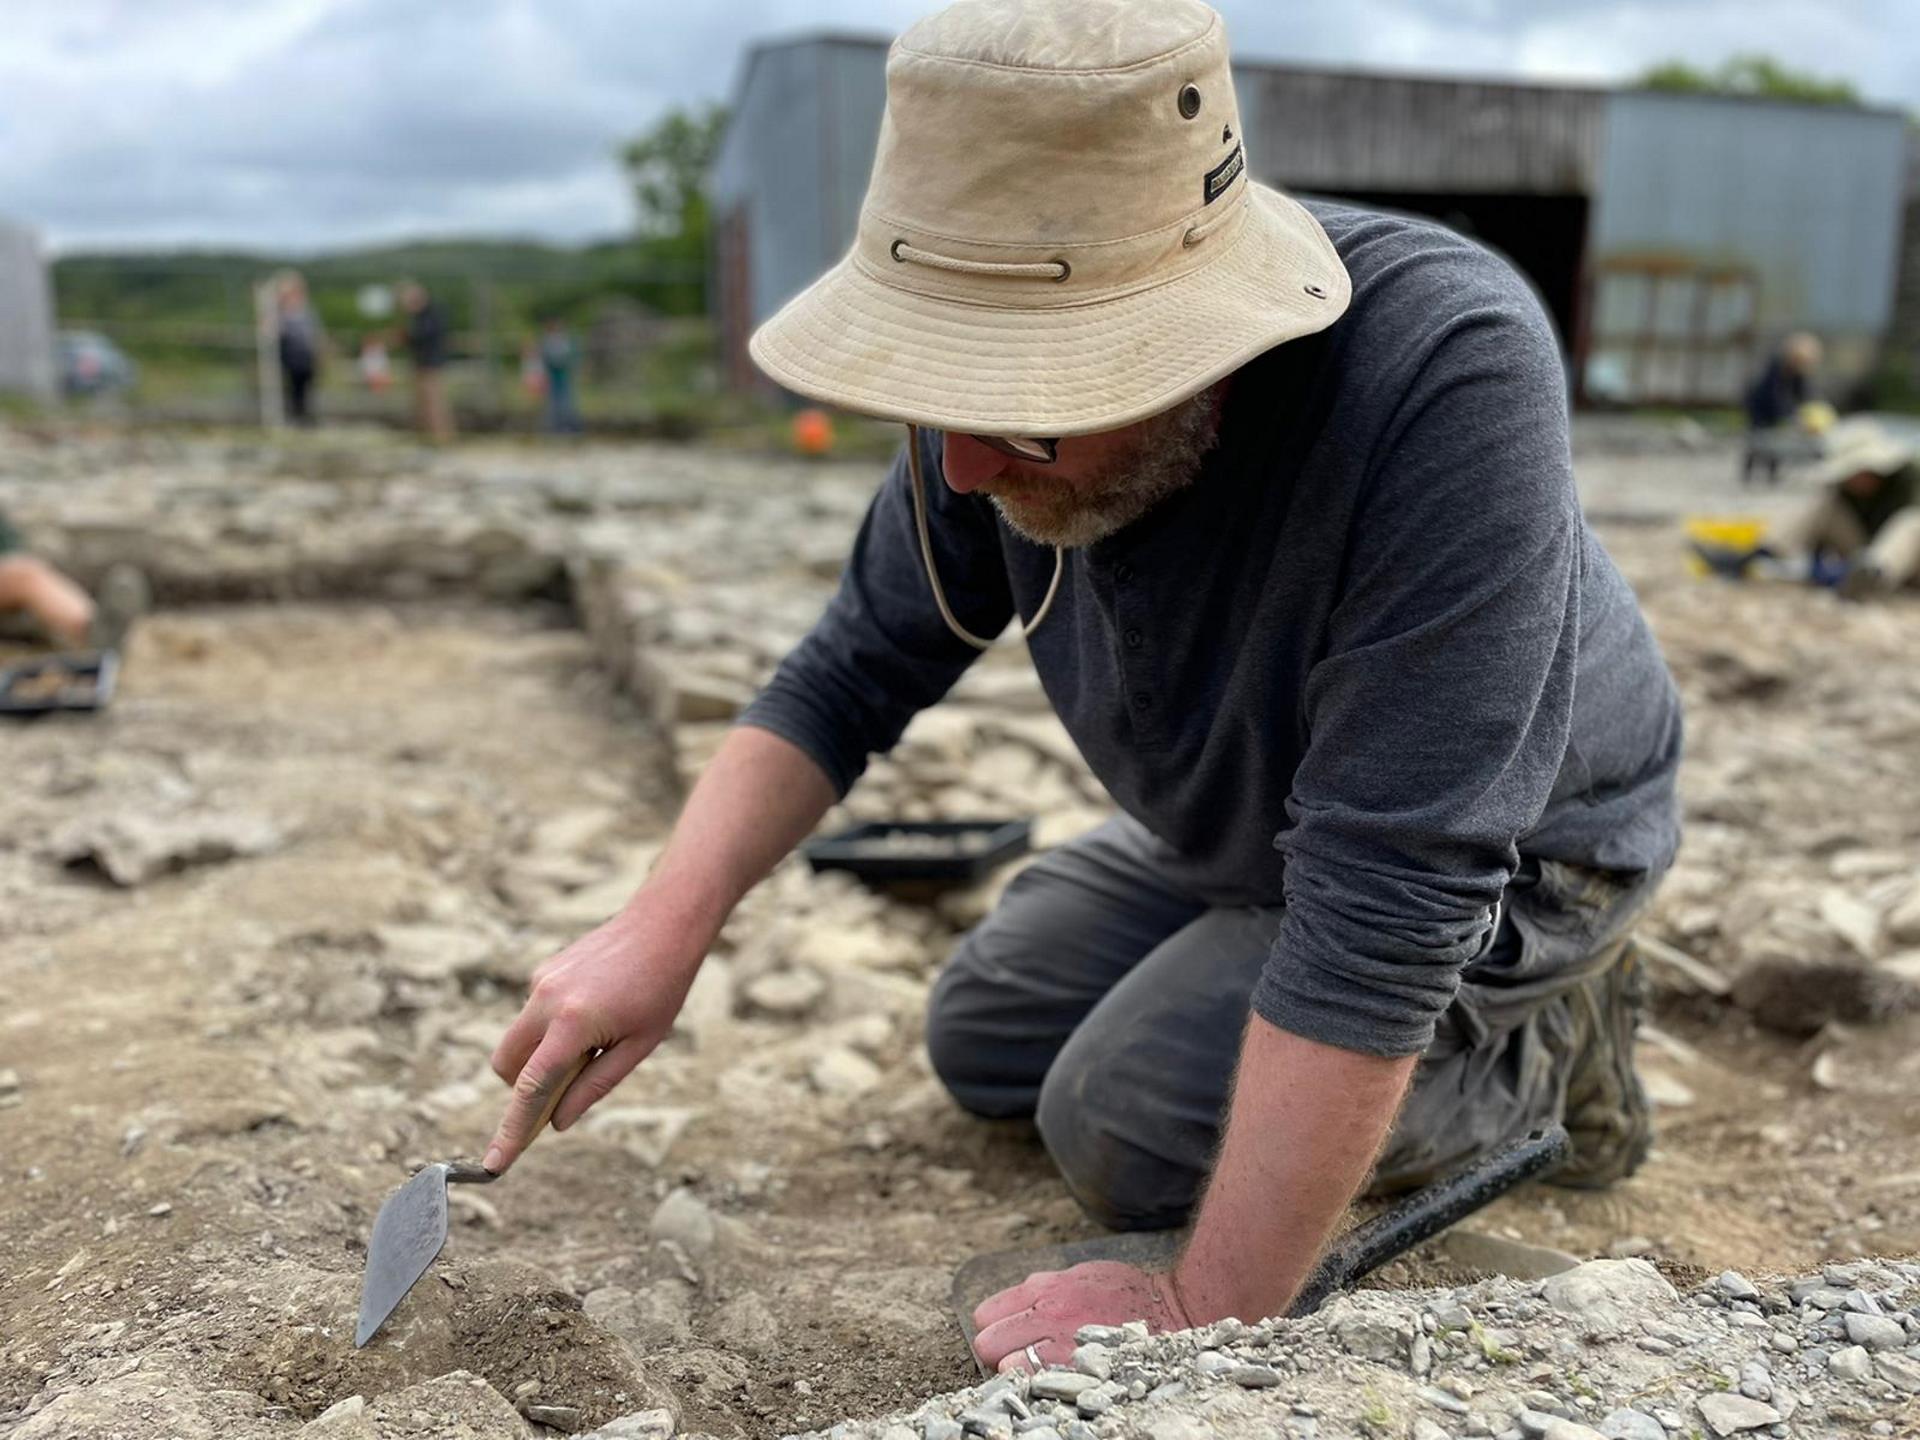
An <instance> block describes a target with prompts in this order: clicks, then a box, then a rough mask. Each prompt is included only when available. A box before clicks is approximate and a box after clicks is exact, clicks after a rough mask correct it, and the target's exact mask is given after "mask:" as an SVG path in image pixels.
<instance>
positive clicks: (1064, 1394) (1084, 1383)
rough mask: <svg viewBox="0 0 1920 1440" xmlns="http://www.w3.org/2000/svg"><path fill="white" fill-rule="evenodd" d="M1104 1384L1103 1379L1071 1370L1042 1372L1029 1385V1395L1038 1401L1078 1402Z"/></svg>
mask: <svg viewBox="0 0 1920 1440" xmlns="http://www.w3.org/2000/svg"><path fill="white" fill-rule="evenodd" d="M1101 1383H1102V1377H1100V1376H1097V1375H1087V1374H1081V1373H1077V1372H1075V1371H1071V1370H1042V1371H1041V1372H1040V1373H1039V1374H1038V1375H1036V1376H1034V1377H1033V1379H1032V1381H1031V1382H1029V1384H1028V1385H1027V1393H1028V1394H1029V1395H1031V1396H1033V1397H1034V1398H1035V1399H1037V1400H1068V1401H1071V1400H1078V1399H1079V1398H1080V1397H1081V1396H1082V1395H1084V1394H1085V1393H1086V1392H1087V1391H1089V1390H1091V1389H1093V1388H1094V1387H1095V1386H1097V1385H1099V1384H1101Z"/></svg>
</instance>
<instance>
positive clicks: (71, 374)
mask: <svg viewBox="0 0 1920 1440" xmlns="http://www.w3.org/2000/svg"><path fill="white" fill-rule="evenodd" d="M56 344H57V346H58V349H59V358H60V390H61V393H63V394H66V395H106V394H111V393H114V392H117V391H124V390H131V389H132V388H133V386H134V384H135V382H137V381H138V380H139V378H140V367H139V366H138V365H136V364H134V363H133V361H131V360H129V359H128V358H127V354H126V352H125V351H124V350H122V349H121V348H120V347H119V346H118V345H116V344H114V343H113V342H112V341H111V340H109V339H107V337H106V336H104V335H101V334H98V333H96V332H94V331H92V330H62V331H61V332H60V335H59V339H58V341H57V342H56Z"/></svg>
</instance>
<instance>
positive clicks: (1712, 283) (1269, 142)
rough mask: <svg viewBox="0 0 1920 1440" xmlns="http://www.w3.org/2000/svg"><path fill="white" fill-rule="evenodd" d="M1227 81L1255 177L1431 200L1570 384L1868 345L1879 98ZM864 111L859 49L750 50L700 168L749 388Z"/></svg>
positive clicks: (1851, 357)
mask: <svg viewBox="0 0 1920 1440" xmlns="http://www.w3.org/2000/svg"><path fill="white" fill-rule="evenodd" d="M1234 82H1235V88H1236V89H1237V90H1238V92H1239V99H1240V111H1241V121H1242V130H1243V132H1244V134H1245V136H1246V153H1247V162H1248V167H1249V169H1250V170H1251V171H1252V172H1253V174H1254V175H1255V177H1256V178H1258V179H1260V180H1263V181H1266V182H1267V183H1269V184H1273V185H1278V186H1280V187H1281V188H1283V189H1286V190H1289V191H1291V192H1293V193H1295V194H1312V195H1322V196H1328V197H1334V198H1340V199H1346V200H1352V201H1354V202H1356V203H1359V204H1364V205H1369V206H1375V207H1379V208H1388V209H1397V210H1403V211H1410V212H1414V213H1417V214H1422V215H1430V216H1434V217H1436V218H1438V219H1440V220H1443V221H1444V222H1446V223H1447V224H1449V225H1452V226H1453V227H1455V228H1456V229H1459V230H1461V231H1463V232H1465V233H1467V234H1470V235H1472V236H1474V237H1475V238H1477V239H1479V240H1481V241H1483V242H1484V243H1486V244H1488V245H1491V246H1493V247H1494V248H1496V249H1498V250H1500V251H1501V252H1503V253H1504V254H1506V255H1507V256H1508V257H1509V258H1510V259H1512V260H1513V262H1514V263H1515V264H1516V265H1518V266H1519V267H1520V268H1521V269H1522V270H1523V271H1525V272H1526V274H1527V275H1528V276H1529V277H1531V279H1532V280H1533V282H1534V284H1535V285H1536V286H1537V287H1538V289H1539V291H1540V294H1541V297H1542V299H1543V300H1544V302H1545V303H1546V306H1547V308H1548V310H1549V311H1550V312H1551V313H1552V315H1553V317H1554V320H1555V322H1556V324H1557V325H1558V326H1559V328H1560V332H1561V336H1562V340H1563V344H1564V347H1565V349H1566V352H1567V355H1568V360H1569V369H1570V372H1571V374H1572V376H1573V378H1574V383H1575V386H1576V389H1577V393H1578V394H1579V396H1580V397H1581V398H1582V399H1585V400H1590V401H1602V402H1632V403H1656V402H1671V403H1691V404H1699V403H1727V402H1730V401H1732V400H1734V399H1736V398H1737V397H1738V395H1739V392H1740V387H1741V384H1742V382H1743V380H1744V378H1745V377H1746V375H1747V374H1748V373H1749V372H1750V371H1751V370H1752V369H1753V368H1754V366H1755V365H1756V364H1757V363H1758V361H1759V359H1760V357H1761V356H1762V355H1763V354H1764V353H1765V351H1766V350H1767V348H1768V347H1769V346H1771V345H1772V344H1773V343H1775V342H1776V341H1777V340H1778V339H1779V338H1780V337H1781V336H1782V335H1784V334H1785V333H1786V332H1788V331H1790V330H1794V329H1809V330H1812V331H1814V332H1815V333H1817V334H1819V335H1820V336H1821V337H1822V338H1823V339H1824V340H1825V341H1826V342H1827V347H1828V361H1827V365H1826V371H1827V380H1828V382H1829V385H1830V386H1831V387H1836V388H1844V387H1845V386H1846V385H1847V384H1849V383H1850V382H1852V381H1854V380H1857V379H1860V378H1862V377H1864V376H1865V375H1866V374H1867V373H1868V371H1869V370H1870V369H1871V368H1872V366H1873V364H1874V363H1875V360H1876V358H1877V355H1878V351H1879V347H1880V346H1881V344H1882V343H1883V342H1884V341H1885V340H1886V338H1887V335H1888V332H1889V328H1890V326H1891V324H1892V321H1893V314H1894V298H1895V294H1896V289H1897V284H1898V281H1899V271H1900V267H1901V253H1902V247H1901V237H1902V223H1903V215H1904V207H1905V204H1906V192H1907V187H1908V182H1907V168H1908V164H1907V143H1908V142H1907V138H1906V120H1905V117H1904V116H1903V115H1901V114H1900V113H1899V112H1897V111H1893V110H1876V109H1866V108H1855V107H1834V106H1818V105H1801V104H1792V103H1783V102H1777V101H1759V100H1746V99H1734V98H1728V97H1723V96H1710V95H1674V94H1666V93H1660V92H1651V91H1613V90H1606V89H1601V88H1597V87H1573V86H1544V85H1527V84H1514V83H1508V82H1504V81H1491V80H1465V79H1452V78H1436V77H1424V76H1411V75H1395V74H1382V73H1372V72H1362V71H1343V70H1327V69H1309V68H1302V67H1297V66H1289V65H1269V64H1260V63H1255V62H1242V63H1240V64H1239V65H1236V66H1235V69H1234ZM885 102H886V43H885V42H884V41H882V40H878V39H873V38H870V37H865V36H848V35H816V36H809V37H806V38H803V39H795V40H789V41H780V42H774V43H769V44H764V45H760V46H756V47H754V48H753V49H752V50H751V51H750V52H749V53H748V56H747V59H746V63H745V65H744V66H743V68H742V71H741V74H740V77H739V80H738V83H737V84H736V86H735V92H734V96H733V111H732V116H733V118H732V120H731V122H730V124H729V126H728V129H727V134H726V136H725V138H724V140H723V142H722V145H721V149H720V154H719V156H718V158H717V159H716V161H715V164H714V169H713V173H712V176H711V181H712V190H713V196H714V202H715V203H714V208H715V214H716V217H717V221H718V224H717V238H716V244H715V255H714V264H715V267H716V271H717V275H716V281H717V284H716V293H717V294H718V297H719V310H720V317H721V324H722V331H723V335H724V337H725V348H726V355H727V361H728V373H729V375H730V376H731V377H732V379H733V380H734V382H735V383H736V384H740V385H743V386H744V385H751V384H755V383H758V382H757V380H756V377H755V373H754V371H753V367H752V365H751V362H750V361H749V360H748V359H747V356H746V337H747V336H748V334H750V333H751V331H752V329H753V327H754V326H755V325H757V324H758V323H759V322H760V321H762V320H764V319H765V318H766V317H767V316H769V315H771V314H772V313H773V312H774V311H775V310H777V309H778V308H779V307H780V306H781V305H782V304H783V303H785V301H786V300H787V299H788V298H789V297H790V296H792V295H793V294H794V293H795V292H797V291H798V290H800V289H801V288H802V287H803V286H805V285H806V283H807V282H808V281H809V280H811V279H812V278H813V277H814V276H816V275H818V274H819V273H820V272H821V271H822V270H824V269H826V268H827V267H828V266H829V265H831V264H833V263H834V262H835V261H837V260H838V259H839V258H840V257H841V256H842V255H843V254H845V253H846V250H847V249H848V247H849V246H850V245H851V244H852V241H853V233H854V224H855V221H856V218H857V216H858V213H859V208H860V197H861V194H862V192H863V191H864V189H865V188H866V181H867V173H868V170H869V168H870V167H871V164H872V159H873V150H874V145H875V142H876V140H877V139H878V137H879V133H880V116H881V112H882V110H883V108H884V106H885ZM1909 263H1910V264H1911V263H1915V262H1911V261H1910V262H1909Z"/></svg>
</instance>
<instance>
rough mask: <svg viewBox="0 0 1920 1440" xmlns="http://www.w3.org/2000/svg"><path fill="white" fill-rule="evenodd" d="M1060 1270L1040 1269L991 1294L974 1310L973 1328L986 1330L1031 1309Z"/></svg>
mask: <svg viewBox="0 0 1920 1440" xmlns="http://www.w3.org/2000/svg"><path fill="white" fill-rule="evenodd" d="M1061 1273H1062V1272H1061V1271H1058V1270H1040V1271H1036V1272H1035V1273H1034V1274H1032V1275H1029V1276H1027V1278H1026V1279H1024V1280H1022V1281H1021V1282H1020V1283H1019V1284H1018V1285H1014V1286H1011V1287H1009V1288H1008V1289H1005V1290H1002V1291H1001V1292H1000V1293H999V1294H998V1295H989V1296H988V1297H987V1298H986V1299H984V1300H982V1301H981V1302H980V1303H979V1304H978V1305H977V1306H975V1307H974V1311H973V1328H974V1330H975V1331H981V1330H985V1329H986V1328H987V1327H988V1326H989V1325H993V1324H995V1323H997V1322H998V1321H1001V1320H1004V1319H1006V1318H1007V1317H1008V1316H1009V1315H1017V1314H1019V1313H1020V1312H1021V1311H1022V1310H1029V1309H1031V1308H1032V1307H1033V1302H1034V1301H1036V1300H1038V1299H1039V1298H1040V1292H1041V1291H1042V1290H1043V1289H1045V1288H1046V1282H1047V1281H1049V1280H1051V1279H1053V1278H1054V1276H1056V1275H1059V1274H1061Z"/></svg>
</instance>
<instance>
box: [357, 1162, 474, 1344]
mask: <svg viewBox="0 0 1920 1440" xmlns="http://www.w3.org/2000/svg"><path fill="white" fill-rule="evenodd" d="M450 1168H451V1167H450V1166H448V1165H445V1164H439V1165H429V1166H427V1168H426V1169H424V1170H422V1171H420V1173H419V1174H417V1175H415V1176H414V1177H413V1178H412V1179H411V1180H409V1181H407V1183H406V1184H404V1185H402V1186H401V1187H400V1188H399V1189H398V1190H396V1191H394V1192H393V1194H391V1195H389V1196H388V1197H387V1201H386V1204H384V1205H382V1206H381V1207H380V1213H379V1214H378V1215H376V1216H374V1219H373V1240H372V1242H371V1243H370V1244H369V1245H368V1246H367V1273H366V1277H365V1278H364V1279H363V1280H362V1281H361V1282H360V1323H359V1324H358V1325H357V1326H356V1327H355V1328H354V1332H353V1344H354V1348H355V1349H359V1348H360V1347H361V1346H362V1345H365V1344H366V1343H367V1341H369V1340H371V1339H372V1338H373V1336H374V1332H375V1331H376V1330H378V1329H379V1328H380V1327H381V1326H382V1325H384V1324H386V1321H387V1317H388V1316H389V1315H391V1314H393V1311H394V1307H395V1306H397V1305H398V1304H399V1303H400V1302H401V1301H402V1300H404V1299H405V1298H406V1294H407V1291H409V1290H411V1289H412V1288H413V1282H414V1281H416V1280H418V1279H419V1278H420V1277H421V1276H422V1275H424V1274H426V1273H427V1267H428V1266H429V1265H431V1264H433V1261H434V1257H435V1256H436V1255H438V1254H439V1253H440V1247H441V1246H442V1245H445V1244H446V1243H447V1171H448V1170H449V1169H450Z"/></svg>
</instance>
